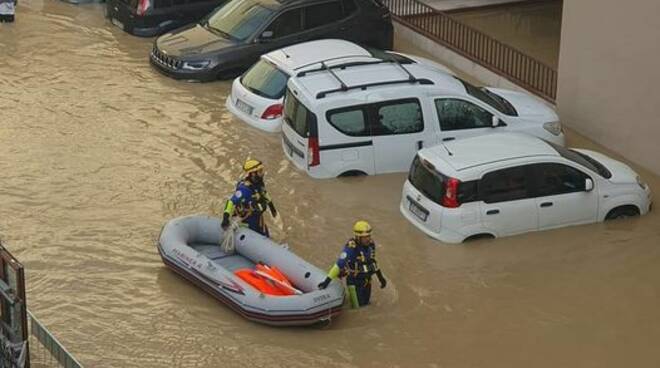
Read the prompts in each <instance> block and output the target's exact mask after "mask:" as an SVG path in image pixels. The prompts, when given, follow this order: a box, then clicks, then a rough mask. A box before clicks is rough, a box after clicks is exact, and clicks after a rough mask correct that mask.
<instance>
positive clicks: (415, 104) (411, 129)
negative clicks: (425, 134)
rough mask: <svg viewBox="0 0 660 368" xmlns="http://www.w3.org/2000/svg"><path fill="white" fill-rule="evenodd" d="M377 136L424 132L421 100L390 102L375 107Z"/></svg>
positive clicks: (411, 99)
mask: <svg viewBox="0 0 660 368" xmlns="http://www.w3.org/2000/svg"><path fill="white" fill-rule="evenodd" d="M375 110H376V118H377V119H376V124H375V130H376V131H375V132H374V133H375V134H377V135H393V134H409V133H417V132H421V131H422V130H424V119H423V118H422V107H421V105H420V104H419V100H417V99H416V98H409V99H405V100H397V101H388V102H385V103H381V104H378V105H376V106H375Z"/></svg>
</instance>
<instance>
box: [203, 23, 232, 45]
mask: <svg viewBox="0 0 660 368" xmlns="http://www.w3.org/2000/svg"><path fill="white" fill-rule="evenodd" d="M202 26H203V27H204V28H206V29H208V30H209V31H211V32H213V33H215V34H219V35H220V36H222V37H224V38H226V39H228V40H232V41H233V40H235V39H236V38H235V37H234V36H232V35H230V34H229V33H227V32H225V31H223V30H221V29H219V28H216V27H213V26H212V25H211V24H210V23H209V21H206V22H204V23H203V24H202Z"/></svg>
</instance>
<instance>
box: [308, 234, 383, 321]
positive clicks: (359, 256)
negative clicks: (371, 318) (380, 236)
mask: <svg viewBox="0 0 660 368" xmlns="http://www.w3.org/2000/svg"><path fill="white" fill-rule="evenodd" d="M353 233H354V235H355V236H354V237H353V238H352V239H349V241H348V242H347V243H346V245H345V246H344V250H343V251H342V252H341V255H340V256H339V259H338V260H337V263H336V264H335V265H334V266H332V268H331V269H330V272H328V277H326V278H325V280H324V281H323V282H322V283H320V284H319V285H318V287H319V289H325V288H326V287H328V284H330V281H331V280H332V279H334V278H337V277H340V278H341V277H344V276H346V286H347V287H348V295H349V299H350V301H351V306H352V307H353V308H358V307H361V306H364V305H367V304H369V299H370V298H371V276H372V275H373V274H376V276H377V277H378V281H379V282H380V288H381V289H382V288H384V287H385V286H386V285H387V280H385V277H384V276H383V273H382V272H381V271H380V269H379V268H378V263H377V262H376V244H375V243H374V242H373V240H371V226H370V225H369V223H368V222H366V221H358V222H356V223H355V225H354V226H353Z"/></svg>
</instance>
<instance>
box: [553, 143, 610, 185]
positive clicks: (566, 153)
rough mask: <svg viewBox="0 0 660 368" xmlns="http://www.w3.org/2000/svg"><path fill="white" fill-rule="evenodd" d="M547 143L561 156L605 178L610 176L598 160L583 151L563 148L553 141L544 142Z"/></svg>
mask: <svg viewBox="0 0 660 368" xmlns="http://www.w3.org/2000/svg"><path fill="white" fill-rule="evenodd" d="M546 143H548V144H549V145H550V146H551V147H552V148H554V149H555V151H557V153H559V154H560V155H561V156H562V157H563V158H565V159H567V160H571V161H573V162H575V163H576V164H578V165H581V166H584V167H586V168H587V169H589V170H591V171H593V172H595V173H598V175H600V176H602V177H604V178H605V179H609V178H611V177H612V173H611V172H610V171H609V170H608V169H607V168H606V167H605V166H604V165H603V164H601V163H600V162H598V161H596V160H594V159H593V158H592V157H590V156H588V155H585V154H584V153H581V152H578V151H574V150H572V149H568V148H564V147H562V146H558V145H556V144H554V143H550V142H546Z"/></svg>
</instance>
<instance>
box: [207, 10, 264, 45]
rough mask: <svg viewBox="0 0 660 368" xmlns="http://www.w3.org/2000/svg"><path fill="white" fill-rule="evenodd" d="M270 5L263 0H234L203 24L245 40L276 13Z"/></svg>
mask: <svg viewBox="0 0 660 368" xmlns="http://www.w3.org/2000/svg"><path fill="white" fill-rule="evenodd" d="M269 5H270V4H269V3H268V2H266V1H263V0H262V1H258V0H232V1H230V2H228V3H226V4H225V5H224V6H222V7H220V8H219V9H217V10H215V11H213V12H212V13H211V14H209V15H208V18H207V20H206V21H204V22H203V23H202V24H204V26H206V27H207V28H208V29H209V30H211V31H212V32H215V33H219V34H221V35H222V36H224V37H226V38H229V39H231V40H234V41H244V40H246V39H247V38H249V37H250V36H252V35H253V34H254V33H255V32H256V31H257V29H258V28H259V27H261V26H262V25H263V24H264V23H265V22H266V21H267V20H268V18H269V17H270V16H271V15H272V14H273V13H274V10H273V9H272V8H271V7H270V6H269Z"/></svg>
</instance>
